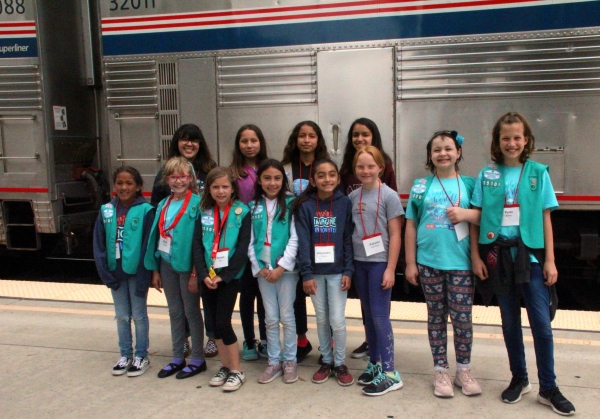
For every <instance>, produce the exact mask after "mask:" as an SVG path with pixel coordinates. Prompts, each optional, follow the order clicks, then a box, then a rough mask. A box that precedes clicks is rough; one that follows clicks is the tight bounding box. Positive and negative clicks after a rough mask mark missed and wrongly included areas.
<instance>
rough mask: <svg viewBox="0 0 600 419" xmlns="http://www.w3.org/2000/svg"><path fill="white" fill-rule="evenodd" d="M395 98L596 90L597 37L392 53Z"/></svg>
mask: <svg viewBox="0 0 600 419" xmlns="http://www.w3.org/2000/svg"><path fill="white" fill-rule="evenodd" d="M396 61H397V63H396V80H397V99H398V100H407V99H428V98H433V99H435V98H448V97H486V96H504V95H510V96H515V95H531V94H549V93H552V94H560V93H573V92H582V93H585V92H597V91H600V36H598V35H582V36H566V35H565V36H557V35H554V36H553V35H552V34H544V35H543V36H540V37H536V38H534V37H529V38H528V37H526V36H519V35H511V36H503V37H500V36H498V37H493V36H491V37H485V38H484V39H482V40H478V39H476V38H461V39H451V40H444V39H436V40H429V41H427V40H425V41H419V42H418V43H417V42H413V43H409V42H407V43H405V44H404V45H402V46H399V47H397V49H396Z"/></svg>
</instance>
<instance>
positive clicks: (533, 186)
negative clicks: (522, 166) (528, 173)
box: [529, 177, 537, 191]
mask: <svg viewBox="0 0 600 419" xmlns="http://www.w3.org/2000/svg"><path fill="white" fill-rule="evenodd" d="M529 189H531V190H532V191H535V190H536V189H537V177H530V178H529Z"/></svg>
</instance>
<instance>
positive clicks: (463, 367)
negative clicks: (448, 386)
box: [456, 362, 471, 370]
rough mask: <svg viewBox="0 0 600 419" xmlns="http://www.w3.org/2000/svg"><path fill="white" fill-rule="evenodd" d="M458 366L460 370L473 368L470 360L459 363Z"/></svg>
mask: <svg viewBox="0 0 600 419" xmlns="http://www.w3.org/2000/svg"><path fill="white" fill-rule="evenodd" d="M456 368H457V369H459V370H468V369H470V368H471V363H470V362H469V363H468V364H457V365H456Z"/></svg>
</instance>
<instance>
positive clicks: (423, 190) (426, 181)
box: [410, 175, 475, 226]
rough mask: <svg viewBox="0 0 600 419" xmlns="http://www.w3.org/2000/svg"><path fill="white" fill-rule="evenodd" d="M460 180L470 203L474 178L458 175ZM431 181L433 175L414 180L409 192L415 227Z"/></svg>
mask: <svg viewBox="0 0 600 419" xmlns="http://www.w3.org/2000/svg"><path fill="white" fill-rule="evenodd" d="M460 178H461V180H462V182H463V183H464V185H465V188H466V189H467V198H468V199H469V201H470V200H471V196H472V195H473V189H474V188H475V178H472V177H470V176H463V175H460ZM433 179H435V176H434V175H429V176H427V177H426V178H420V179H415V182H414V183H413V187H412V188H411V190H410V199H411V201H410V205H411V208H412V211H413V214H414V216H415V217H416V218H415V220H414V222H415V225H416V226H418V225H419V222H420V221H421V215H422V214H423V201H424V200H425V197H426V196H427V191H429V187H430V186H431V182H433Z"/></svg>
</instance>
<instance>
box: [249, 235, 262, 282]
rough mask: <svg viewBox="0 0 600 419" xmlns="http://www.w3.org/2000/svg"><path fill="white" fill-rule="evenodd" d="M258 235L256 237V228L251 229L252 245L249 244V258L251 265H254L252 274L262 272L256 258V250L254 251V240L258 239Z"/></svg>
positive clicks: (256, 274)
mask: <svg viewBox="0 0 600 419" xmlns="http://www.w3.org/2000/svg"><path fill="white" fill-rule="evenodd" d="M256 240H257V239H256V237H254V228H251V229H250V246H248V260H249V261H250V266H251V267H252V275H254V276H258V274H259V273H260V270H261V269H260V266H259V264H258V259H257V258H256V252H255V251H254V242H255V241H256Z"/></svg>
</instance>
